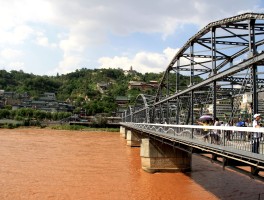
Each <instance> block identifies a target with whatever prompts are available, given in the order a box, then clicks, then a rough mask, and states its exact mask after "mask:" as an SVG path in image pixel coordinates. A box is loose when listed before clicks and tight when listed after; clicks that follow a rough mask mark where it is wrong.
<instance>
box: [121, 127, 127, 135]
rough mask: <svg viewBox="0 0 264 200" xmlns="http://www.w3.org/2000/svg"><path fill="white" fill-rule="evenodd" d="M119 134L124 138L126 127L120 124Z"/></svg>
mask: <svg viewBox="0 0 264 200" xmlns="http://www.w3.org/2000/svg"><path fill="white" fill-rule="evenodd" d="M120 134H121V136H122V137H123V138H126V128H125V127H124V126H120Z"/></svg>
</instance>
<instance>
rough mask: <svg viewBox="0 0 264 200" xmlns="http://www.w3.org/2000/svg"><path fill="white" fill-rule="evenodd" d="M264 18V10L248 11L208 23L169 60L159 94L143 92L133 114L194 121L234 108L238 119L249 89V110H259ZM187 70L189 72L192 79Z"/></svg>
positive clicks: (136, 119)
mask: <svg viewBox="0 0 264 200" xmlns="http://www.w3.org/2000/svg"><path fill="white" fill-rule="evenodd" d="M263 20H264V14H258V13H245V14H241V15H238V16H234V17H230V18H226V19H222V20H219V21H216V22H212V23H210V24H208V25H207V26H205V27H204V28H203V29H201V30H200V31H199V32H198V33H197V34H195V35H194V36H193V37H191V38H190V39H189V40H188V41H187V42H186V43H185V45H184V46H183V47H182V48H181V49H180V50H179V51H178V52H177V53H176V55H175V56H174V58H173V59H172V61H171V62H170V63H169V65H168V66H167V68H166V70H165V72H164V75H163V77H162V80H161V82H160V85H159V88H158V90H157V94H156V96H155V97H154V98H153V97H151V98H150V97H145V96H144V95H141V96H140V97H138V98H137V101H136V103H135V107H134V109H133V113H132V115H133V117H132V118H131V119H133V121H134V122H143V121H144V122H148V123H173V124H181V123H183V124H194V120H195V118H196V117H197V116H198V115H201V114H204V113H206V112H210V113H211V114H212V115H213V116H214V117H216V116H221V115H223V113H228V115H229V117H230V119H233V118H234V117H237V116H238V115H239V114H241V109H240V106H241V101H242V95H244V94H247V95H249V96H250V97H252V102H249V104H248V105H247V106H248V107H249V109H248V113H250V114H251V115H252V114H254V113H257V112H259V111H260V110H261V109H260V102H259V101H260V98H259V96H260V93H261V92H262V91H263V86H264V70H263V69H264V68H263V65H264V51H263V50H264V21H263ZM183 75H184V76H185V77H186V76H188V77H189V81H188V83H186V78H185V81H183V80H184V79H183V77H184V76H183ZM146 102H147V103H146ZM150 102H151V103H152V104H150ZM223 102H224V103H223ZM140 104H141V105H140ZM223 105H224V106H223ZM208 107H209V108H210V109H209V110H208ZM221 107H222V108H221ZM224 108H225V109H226V111H224ZM221 109H222V110H221ZM143 119H144V120H143Z"/></svg>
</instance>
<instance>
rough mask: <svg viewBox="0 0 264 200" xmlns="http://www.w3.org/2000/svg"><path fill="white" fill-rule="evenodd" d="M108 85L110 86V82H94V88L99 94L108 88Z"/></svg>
mask: <svg viewBox="0 0 264 200" xmlns="http://www.w3.org/2000/svg"><path fill="white" fill-rule="evenodd" d="M110 86H111V83H110V82H109V83H97V84H96V88H97V90H98V91H99V92H100V93H101V94H104V93H105V92H106V91H107V90H108V89H109V87H110Z"/></svg>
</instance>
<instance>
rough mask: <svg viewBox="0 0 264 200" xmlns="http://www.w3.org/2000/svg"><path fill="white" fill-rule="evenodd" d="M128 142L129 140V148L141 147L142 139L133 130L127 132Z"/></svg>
mask: <svg viewBox="0 0 264 200" xmlns="http://www.w3.org/2000/svg"><path fill="white" fill-rule="evenodd" d="M126 140H127V146H131V147H140V142H141V140H140V138H139V137H138V136H137V135H136V134H135V133H134V132H132V131H131V130H127V132H126Z"/></svg>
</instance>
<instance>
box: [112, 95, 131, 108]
mask: <svg viewBox="0 0 264 200" xmlns="http://www.w3.org/2000/svg"><path fill="white" fill-rule="evenodd" d="M115 102H116V103H117V105H118V107H126V106H127V104H129V102H130V99H129V98H128V97H126V96H117V97H116V99H115Z"/></svg>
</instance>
